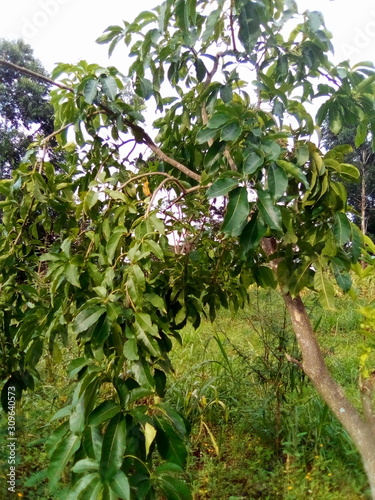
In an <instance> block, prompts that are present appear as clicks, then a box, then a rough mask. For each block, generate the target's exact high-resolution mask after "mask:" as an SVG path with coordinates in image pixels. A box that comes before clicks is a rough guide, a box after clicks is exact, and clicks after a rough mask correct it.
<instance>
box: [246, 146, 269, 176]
mask: <svg viewBox="0 0 375 500" xmlns="http://www.w3.org/2000/svg"><path fill="white" fill-rule="evenodd" d="M263 162H264V159H263V158H261V157H260V156H259V155H257V154H256V153H254V152H253V151H252V152H251V153H250V154H248V155H247V156H246V158H245V160H244V163H243V172H244V174H249V175H251V174H254V173H255V172H256V171H257V170H258V168H259V167H261V166H262V165H263Z"/></svg>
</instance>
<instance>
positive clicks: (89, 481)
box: [66, 473, 100, 500]
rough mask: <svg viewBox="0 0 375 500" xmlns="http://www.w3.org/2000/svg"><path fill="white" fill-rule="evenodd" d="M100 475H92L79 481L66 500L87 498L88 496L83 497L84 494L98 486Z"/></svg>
mask: <svg viewBox="0 0 375 500" xmlns="http://www.w3.org/2000/svg"><path fill="white" fill-rule="evenodd" d="M99 480H100V478H99V474H97V473H91V474H87V475H85V476H83V477H82V478H81V479H80V480H79V481H77V482H76V483H75V484H74V486H73V488H72V489H70V490H69V494H68V496H67V497H66V500H77V498H80V499H81V498H87V497H86V495H85V496H83V495H82V493H83V492H85V493H86V492H87V491H89V490H91V488H92V487H93V486H94V487H95V486H96V485H97V484H98V482H99Z"/></svg>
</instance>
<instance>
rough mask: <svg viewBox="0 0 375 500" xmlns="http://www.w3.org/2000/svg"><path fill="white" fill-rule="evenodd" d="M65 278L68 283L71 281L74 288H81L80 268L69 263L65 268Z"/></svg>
mask: <svg viewBox="0 0 375 500" xmlns="http://www.w3.org/2000/svg"><path fill="white" fill-rule="evenodd" d="M64 276H65V278H66V279H67V281H69V283H71V284H72V285H73V286H76V287H78V288H81V284H80V282H79V271H78V266H76V265H75V264H72V263H70V262H69V263H68V264H67V265H66V266H65V270H64Z"/></svg>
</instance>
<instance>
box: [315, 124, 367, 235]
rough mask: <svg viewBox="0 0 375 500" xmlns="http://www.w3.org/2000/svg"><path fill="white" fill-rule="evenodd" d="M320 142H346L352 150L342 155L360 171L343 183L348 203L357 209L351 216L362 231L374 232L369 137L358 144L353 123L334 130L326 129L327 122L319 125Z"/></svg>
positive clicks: (338, 143)
mask: <svg viewBox="0 0 375 500" xmlns="http://www.w3.org/2000/svg"><path fill="white" fill-rule="evenodd" d="M322 139H323V140H322V145H323V146H324V147H325V148H327V149H332V148H334V147H335V146H340V145H345V144H348V145H350V146H351V148H352V151H350V152H348V153H347V155H346V161H348V162H350V163H352V164H353V165H355V166H356V167H357V168H358V170H359V172H360V180H359V181H358V182H354V183H353V182H348V183H346V188H347V191H348V203H349V204H350V205H351V206H352V207H353V208H354V209H355V210H356V211H357V214H354V220H355V221H356V223H357V224H358V225H359V226H360V228H361V230H362V232H363V233H364V234H366V233H369V234H370V235H371V237H374V235H375V200H374V195H375V154H374V152H373V149H372V144H371V141H370V138H369V137H366V139H365V141H364V142H363V143H362V144H360V145H359V146H358V147H357V146H356V143H357V141H358V135H357V127H355V126H352V127H344V128H343V129H341V130H340V132H339V133H338V134H334V133H333V132H331V130H329V127H328V126H327V124H324V125H323V127H322Z"/></svg>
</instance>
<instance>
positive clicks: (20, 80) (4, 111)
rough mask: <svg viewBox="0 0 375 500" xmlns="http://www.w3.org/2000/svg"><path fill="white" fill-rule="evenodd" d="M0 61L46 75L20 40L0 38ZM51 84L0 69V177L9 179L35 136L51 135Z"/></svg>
mask: <svg viewBox="0 0 375 500" xmlns="http://www.w3.org/2000/svg"><path fill="white" fill-rule="evenodd" d="M0 58H2V59H4V60H6V61H9V62H11V63H13V64H16V65H19V66H22V67H24V68H26V69H29V70H32V71H35V72H37V73H40V74H42V75H47V73H46V71H45V69H44V68H43V66H42V65H41V63H40V62H39V61H38V60H37V59H35V57H34V55H33V50H32V48H31V47H30V45H28V44H27V43H25V42H24V41H22V40H18V41H14V42H12V41H7V40H4V39H0ZM49 90H50V85H49V84H47V83H46V82H42V81H40V80H38V79H36V78H33V77H31V76H30V75H27V74H24V73H20V72H19V71H17V70H15V69H14V68H11V67H7V66H4V65H2V66H1V67H0V178H1V179H3V178H5V177H9V175H10V172H11V171H12V170H13V169H14V168H16V167H17V166H18V165H19V163H20V161H21V159H22V157H23V156H24V154H25V153H26V150H27V148H28V146H29V145H30V144H31V143H32V142H33V141H34V140H35V138H36V137H37V136H38V134H41V135H49V134H50V133H52V132H53V108H52V106H51V104H50V103H49Z"/></svg>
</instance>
